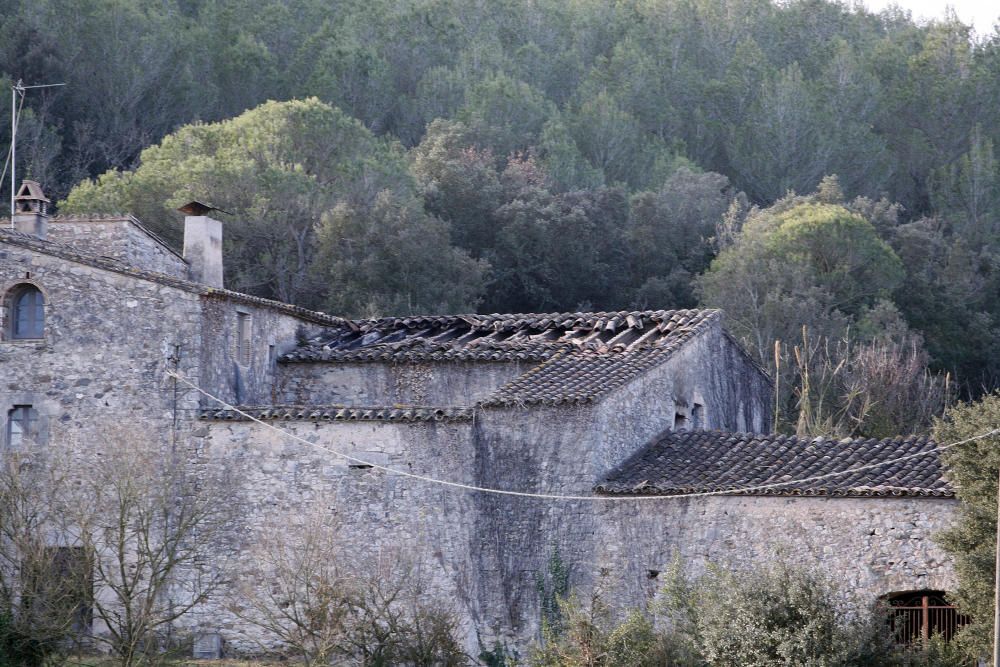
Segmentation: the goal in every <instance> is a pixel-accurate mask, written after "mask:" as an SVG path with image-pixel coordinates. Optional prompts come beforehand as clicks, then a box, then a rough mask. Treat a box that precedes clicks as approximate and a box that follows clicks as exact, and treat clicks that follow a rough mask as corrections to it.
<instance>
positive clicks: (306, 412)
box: [198, 405, 473, 422]
mask: <svg viewBox="0 0 1000 667" xmlns="http://www.w3.org/2000/svg"><path fill="white" fill-rule="evenodd" d="M239 410H240V411H242V412H245V413H247V414H248V415H251V416H252V417H254V418H255V419H260V420H263V421H335V422H340V421H388V422H421V421H425V422H426V421H465V420H469V419H472V413H473V411H472V408H453V407H428V406H391V407H371V408H359V407H348V406H342V405H325V406H302V405H270V406H264V407H242V406H241V407H240V408H239ZM198 416H199V419H205V420H223V421H249V418H248V417H246V416H244V415H242V414H240V413H239V412H237V411H236V410H216V409H204V410H202V411H201V412H200V413H199V415H198Z"/></svg>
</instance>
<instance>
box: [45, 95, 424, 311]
mask: <svg viewBox="0 0 1000 667" xmlns="http://www.w3.org/2000/svg"><path fill="white" fill-rule="evenodd" d="M413 187H414V186H413V184H412V182H411V180H410V177H409V176H408V174H407V173H406V165H405V163H404V161H403V157H402V154H401V152H400V150H399V148H398V146H397V145H395V144H393V143H391V142H387V141H385V140H382V139H378V138H376V137H374V136H372V134H371V133H370V132H368V131H367V130H366V129H365V128H364V127H362V126H361V124H360V123H358V122H357V121H356V120H353V119H351V118H349V117H347V116H345V115H344V114H343V113H341V112H340V111H339V110H337V109H335V108H334V107H331V106H329V105H327V104H324V103H322V102H320V101H319V100H317V99H315V98H312V99H308V100H301V101H294V102H280V103H279V102H269V103H267V104H264V105H262V106H260V107H258V108H256V109H253V110H251V111H248V112H246V113H244V114H242V115H240V116H238V117H236V118H234V119H231V120H228V121H223V122H220V123H210V124H195V125H189V126H185V127H183V128H181V129H180V130H178V131H177V132H175V133H173V134H171V135H168V136H167V137H165V138H164V140H163V141H162V142H161V143H160V144H158V145H156V146H152V147H150V148H148V149H146V150H145V151H143V153H142V156H141V159H140V164H139V166H138V167H137V168H136V169H135V170H133V171H126V172H121V171H113V172H108V173H106V174H104V175H102V176H101V177H100V178H98V179H96V180H93V181H85V182H83V183H81V184H79V185H77V186H76V187H75V188H74V189H73V191H72V192H70V194H69V196H68V197H67V199H66V201H65V202H62V203H61V207H62V209H63V210H65V211H73V212H81V213H82V212H94V211H97V212H101V211H129V212H131V213H134V214H135V215H137V216H138V217H139V218H140V219H141V220H142V221H143V222H144V223H146V224H147V225H148V226H149V227H150V228H152V229H153V230H154V231H156V232H157V233H159V234H161V235H162V236H164V237H166V238H167V239H169V240H173V241H176V240H177V238H178V236H179V231H180V228H179V225H178V219H179V217H180V216H179V215H178V214H177V213H176V212H175V211H173V210H172V209H174V208H176V207H177V206H179V205H181V204H183V203H184V202H186V201H189V200H191V199H199V200H202V201H209V202H212V203H213V204H215V205H217V206H219V207H220V208H222V209H225V210H227V211H231V212H232V213H233V214H234V215H233V217H234V218H235V220H236V221H235V222H230V223H229V224H227V234H226V243H227V246H226V250H227V273H228V276H229V278H228V283H229V285H231V286H233V287H234V288H235V289H239V290H242V291H250V292H253V293H257V294H261V295H262V296H269V297H275V298H278V299H281V300H283V301H287V302H291V303H299V304H301V305H305V306H316V305H318V301H319V298H317V297H316V290H315V289H313V285H312V284H310V282H309V277H310V266H311V264H312V262H313V260H314V251H315V243H314V235H315V229H316V226H317V225H318V224H319V222H320V220H321V219H322V218H323V216H324V214H326V213H327V212H329V211H332V210H334V209H335V208H336V207H337V206H338V205H346V206H348V207H350V208H351V209H352V210H354V211H359V212H363V211H368V210H370V209H371V208H372V207H373V206H374V205H375V202H376V199H377V198H378V197H379V195H380V193H382V192H384V191H386V190H389V191H391V192H394V193H397V194H398V195H399V196H400V197H402V198H404V199H405V198H406V197H408V196H412V195H411V193H412V192H413Z"/></svg>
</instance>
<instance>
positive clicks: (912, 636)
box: [885, 591, 969, 645]
mask: <svg viewBox="0 0 1000 667" xmlns="http://www.w3.org/2000/svg"><path fill="white" fill-rule="evenodd" d="M885 601H886V603H887V604H888V605H889V627H890V628H892V634H893V638H894V640H895V642H896V643H897V644H901V645H906V644H913V643H915V642H917V641H925V640H927V639H929V638H930V637H931V636H932V635H940V636H941V638H942V639H944V640H945V641H951V639H952V638H953V637H954V636H955V633H956V632H957V631H958V629H959V628H961V627H962V626H963V625H965V624H967V623H968V622H969V617H968V616H964V615H962V614H960V613H958V609H956V608H955V606H954V605H952V604H949V603H948V601H947V600H946V599H945V594H944V592H943V591H906V592H903V593H893V594H891V595H888V596H886V597H885Z"/></svg>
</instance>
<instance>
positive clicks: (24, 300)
mask: <svg viewBox="0 0 1000 667" xmlns="http://www.w3.org/2000/svg"><path fill="white" fill-rule="evenodd" d="M7 305H8V308H9V309H10V310H9V313H10V327H9V332H10V337H11V338H13V339H15V340H31V339H35V338H44V337H45V297H44V296H42V292H41V290H39V289H38V288H37V287H35V286H34V285H20V286H18V287H15V288H14V290H13V291H12V292H11V296H10V299H9V301H8V304H7Z"/></svg>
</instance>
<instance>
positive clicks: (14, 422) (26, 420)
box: [7, 405, 38, 449]
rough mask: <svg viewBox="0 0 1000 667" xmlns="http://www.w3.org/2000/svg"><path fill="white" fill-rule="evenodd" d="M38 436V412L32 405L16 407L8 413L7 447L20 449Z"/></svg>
mask: <svg viewBox="0 0 1000 667" xmlns="http://www.w3.org/2000/svg"><path fill="white" fill-rule="evenodd" d="M37 435H38V411H36V410H35V409H34V408H32V407H31V406H30V405H15V406H14V407H13V408H12V409H11V410H10V411H9V412H8V413H7V446H8V447H9V448H11V449H20V448H21V447H23V446H24V445H25V443H27V442H30V441H32V440H34V439H35V436H37Z"/></svg>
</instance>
